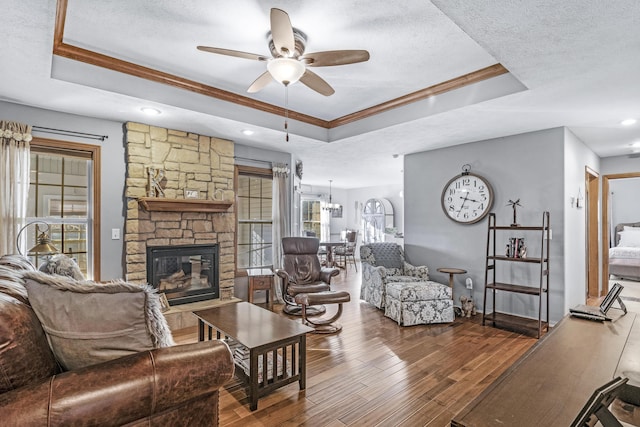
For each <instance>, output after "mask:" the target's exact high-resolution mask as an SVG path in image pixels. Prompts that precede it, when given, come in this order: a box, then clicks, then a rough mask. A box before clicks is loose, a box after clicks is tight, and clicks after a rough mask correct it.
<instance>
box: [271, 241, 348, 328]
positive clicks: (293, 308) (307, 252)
mask: <svg viewBox="0 0 640 427" xmlns="http://www.w3.org/2000/svg"><path fill="white" fill-rule="evenodd" d="M319 248H320V240H318V239H317V238H316V237H283V238H282V253H283V257H282V262H283V268H280V269H277V270H276V274H277V275H278V277H280V278H282V298H283V299H284V302H285V306H284V309H283V311H284V312H285V313H287V314H292V315H297V316H298V315H302V307H301V306H300V305H299V304H297V303H296V301H295V297H296V295H298V294H302V293H305V294H310V293H317V292H326V291H329V290H331V287H330V285H331V278H332V277H334V276H337V275H339V274H340V270H339V269H337V268H328V267H322V266H321V265H320V260H319V259H318V249H319ZM324 311H325V310H324V307H319V306H315V307H313V308H311V307H310V308H307V314H308V315H315V314H322V313H324Z"/></svg>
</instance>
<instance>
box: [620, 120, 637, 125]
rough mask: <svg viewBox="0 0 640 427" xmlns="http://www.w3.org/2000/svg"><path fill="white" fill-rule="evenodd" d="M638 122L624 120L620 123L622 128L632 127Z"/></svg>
mask: <svg viewBox="0 0 640 427" xmlns="http://www.w3.org/2000/svg"><path fill="white" fill-rule="evenodd" d="M636 122H637V120H636V119H624V120H623V121H621V122H620V124H621V125H622V126H631V125H633V124H635V123H636Z"/></svg>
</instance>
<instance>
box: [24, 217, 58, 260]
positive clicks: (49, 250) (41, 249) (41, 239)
mask: <svg viewBox="0 0 640 427" xmlns="http://www.w3.org/2000/svg"><path fill="white" fill-rule="evenodd" d="M33 224H36V230H37V233H40V234H39V235H38V238H37V241H38V243H37V244H36V245H35V246H34V247H32V248H31V249H29V252H28V253H27V255H29V256H37V255H53V254H57V253H58V252H59V251H58V248H56V247H55V246H53V245H52V244H51V239H50V238H49V235H48V234H47V232H48V231H49V224H47V223H46V222H44V221H31V222H29V223H27V224H26V225H25V226H24V227H22V228H21V229H20V231H18V237H17V238H16V247H17V248H18V253H19V254H20V255H22V256H24V255H25V254H24V253H23V252H22V248H21V247H20V236H21V235H22V232H23V231H24V230H25V229H26V228H27V227H29V226H30V225H33ZM38 224H44V225H45V226H46V227H47V228H46V230H44V231H41V230H40V227H39V226H38Z"/></svg>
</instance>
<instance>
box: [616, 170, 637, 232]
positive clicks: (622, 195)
mask: <svg viewBox="0 0 640 427" xmlns="http://www.w3.org/2000/svg"><path fill="white" fill-rule="evenodd" d="M638 195H640V178H622V179H612V180H609V209H610V210H611V216H610V218H611V223H612V224H614V225H615V224H619V223H621V222H639V221H640V197H638Z"/></svg>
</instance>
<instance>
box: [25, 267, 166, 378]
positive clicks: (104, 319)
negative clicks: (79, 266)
mask: <svg viewBox="0 0 640 427" xmlns="http://www.w3.org/2000/svg"><path fill="white" fill-rule="evenodd" d="M24 278H25V287H26V288H27V292H28V294H29V302H30V303H31V306H32V307H33V309H34V311H35V312H36V314H37V316H38V318H39V319H40V322H41V323H42V327H43V329H44V331H45V333H46V335H47V339H48V340H49V344H50V346H51V349H52V350H53V353H54V354H55V356H56V359H57V360H58V362H59V363H60V364H61V365H62V367H63V368H64V369H66V370H72V369H77V368H81V367H84V366H89V365H93V364H96V363H99V362H103V361H107V360H111V359H116V358H119V357H122V356H126V355H129V354H133V353H137V352H140V351H144V350H151V349H153V348H159V347H168V346H171V345H173V344H174V343H173V339H172V337H171V331H170V330H169V327H168V325H167V322H166V320H165V318H164V315H163V314H162V312H161V307H160V301H159V297H158V294H156V293H155V290H154V289H153V288H151V287H150V286H147V285H139V284H132V283H126V282H123V281H117V282H110V283H95V282H92V281H76V280H74V279H72V278H70V277H64V276H53V275H48V274H45V273H42V272H28V273H25V274H24Z"/></svg>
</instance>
